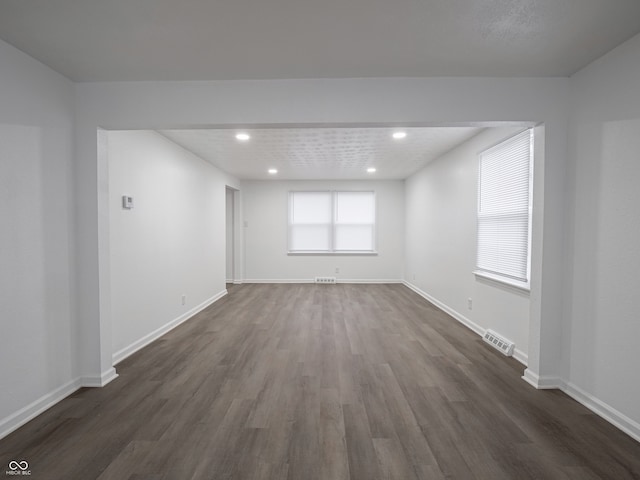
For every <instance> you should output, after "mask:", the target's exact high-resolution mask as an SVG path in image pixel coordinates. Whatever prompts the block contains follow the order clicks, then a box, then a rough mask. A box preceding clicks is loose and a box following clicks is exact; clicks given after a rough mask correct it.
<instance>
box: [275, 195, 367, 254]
mask: <svg viewBox="0 0 640 480" xmlns="http://www.w3.org/2000/svg"><path fill="white" fill-rule="evenodd" d="M296 193H328V194H330V195H331V223H330V224H329V230H330V234H329V239H330V240H329V249H327V250H292V249H291V245H292V243H293V242H292V235H293V226H294V224H293V196H294V195H295V194H296ZM340 193H370V194H372V195H373V224H364V225H371V227H372V233H371V235H372V238H371V245H372V248H371V250H337V249H336V248H335V245H336V230H337V229H336V226H337V225H345V224H338V223H337V222H336V218H337V208H338V202H337V197H338V195H339V194H340ZM287 211H288V221H287V254H288V255H377V254H378V252H377V249H376V248H377V224H378V215H377V213H378V202H377V195H376V192H375V191H374V190H291V191H290V192H289V196H288V209H287Z"/></svg>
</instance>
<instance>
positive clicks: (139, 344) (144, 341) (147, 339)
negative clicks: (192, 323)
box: [113, 288, 228, 365]
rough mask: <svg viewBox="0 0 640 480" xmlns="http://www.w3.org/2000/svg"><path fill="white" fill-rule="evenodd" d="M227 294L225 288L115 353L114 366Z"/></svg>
mask: <svg viewBox="0 0 640 480" xmlns="http://www.w3.org/2000/svg"><path fill="white" fill-rule="evenodd" d="M227 293H228V292H227V289H226V288H225V289H224V290H222V291H220V292H218V293H216V294H215V295H214V296H213V297H211V298H208V299H207V300H205V301H204V302H202V303H201V304H199V305H196V306H195V307H193V308H192V309H191V310H189V311H188V312H185V313H183V314H182V315H180V316H179V317H178V318H175V319H173V320H171V321H169V322H168V323H166V324H164V325H163V326H161V327H160V328H157V329H156V330H154V331H153V332H150V333H148V334H146V335H145V336H144V337H142V338H140V339H138V340H136V341H135V342H133V343H132V344H131V345H128V346H126V347H124V348H123V349H121V350H118V351H117V352H115V353H114V354H113V364H114V365H117V364H118V363H120V362H121V361H122V360H124V359H125V358H127V357H128V356H130V355H133V354H134V353H135V352H137V351H138V350H140V349H141V348H144V347H146V346H147V345H149V344H150V343H151V342H153V341H154V340H157V339H158V338H160V337H161V336H163V335H164V334H165V333H167V332H169V331H171V330H173V329H174V328H176V327H177V326H178V325H180V324H181V323H184V322H186V321H187V320H189V319H190V318H191V317H193V316H194V315H196V314H197V313H199V312H201V311H202V310H204V309H205V308H207V307H208V306H209V305H211V304H213V303H214V302H216V301H218V300H220V299H221V298H222V297H224V296H225V295H226V294H227Z"/></svg>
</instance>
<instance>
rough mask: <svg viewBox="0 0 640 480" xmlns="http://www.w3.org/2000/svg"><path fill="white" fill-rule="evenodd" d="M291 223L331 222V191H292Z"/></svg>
mask: <svg viewBox="0 0 640 480" xmlns="http://www.w3.org/2000/svg"><path fill="white" fill-rule="evenodd" d="M291 199H292V203H291V223H293V224H296V223H305V224H313V223H321V224H328V223H331V216H332V210H333V208H332V205H331V193H330V192H292V193H291Z"/></svg>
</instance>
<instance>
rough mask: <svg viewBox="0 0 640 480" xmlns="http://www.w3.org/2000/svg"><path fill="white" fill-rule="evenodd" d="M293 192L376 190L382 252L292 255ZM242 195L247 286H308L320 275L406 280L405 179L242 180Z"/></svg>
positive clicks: (347, 279) (342, 279)
mask: <svg viewBox="0 0 640 480" xmlns="http://www.w3.org/2000/svg"><path fill="white" fill-rule="evenodd" d="M291 190H373V191H375V193H376V202H377V211H376V216H377V224H376V230H377V240H376V248H377V251H378V254H377V255H375V256H370V255H365V256H363V255H287V250H288V246H287V235H288V233H287V232H288V211H289V210H288V194H289V191H291ZM242 195H243V196H242V199H243V213H244V222H245V227H244V231H245V232H244V233H245V234H244V239H245V281H246V282H256V281H259V282H268V281H277V282H283V281H295V282H298V281H300V282H308V281H313V279H314V277H316V276H331V277H336V278H337V281H347V282H348V281H356V282H380V281H381V282H399V281H401V280H402V259H403V252H404V214H403V212H404V182H403V181H401V180H389V181H365V180H361V181H357V180H353V181H347V180H340V181H328V180H327V181H277V180H266V181H243V182H242ZM336 268H338V269H339V273H336Z"/></svg>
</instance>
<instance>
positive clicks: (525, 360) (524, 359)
mask: <svg viewBox="0 0 640 480" xmlns="http://www.w3.org/2000/svg"><path fill="white" fill-rule="evenodd" d="M513 358H515V359H516V360H517V361H519V362H520V363H521V364H522V365H524V366H525V367H526V366H527V365H529V356H528V355H527V354H526V353H524V352H523V351H522V350H520V349H519V348H514V349H513Z"/></svg>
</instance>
